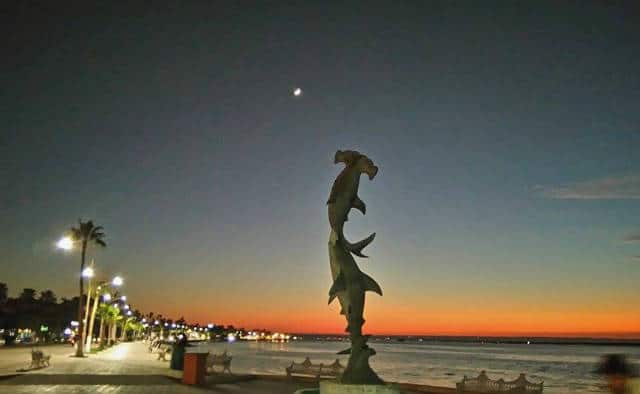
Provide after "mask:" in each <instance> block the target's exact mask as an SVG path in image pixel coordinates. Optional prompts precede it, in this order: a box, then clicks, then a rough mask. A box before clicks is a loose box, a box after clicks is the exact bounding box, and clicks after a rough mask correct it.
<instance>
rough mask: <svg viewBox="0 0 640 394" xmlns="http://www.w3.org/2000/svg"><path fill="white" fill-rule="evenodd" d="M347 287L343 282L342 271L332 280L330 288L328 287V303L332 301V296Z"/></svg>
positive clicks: (334, 296)
mask: <svg viewBox="0 0 640 394" xmlns="http://www.w3.org/2000/svg"><path fill="white" fill-rule="evenodd" d="M346 289H347V286H346V283H345V282H344V276H343V275H342V272H341V273H340V274H339V275H338V277H337V278H336V280H334V281H333V285H331V289H329V304H331V301H333V299H334V298H336V296H337V295H338V293H339V292H341V291H345V290H346Z"/></svg>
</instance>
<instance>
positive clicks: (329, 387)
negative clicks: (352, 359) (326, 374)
mask: <svg viewBox="0 0 640 394" xmlns="http://www.w3.org/2000/svg"><path fill="white" fill-rule="evenodd" d="M400 393H401V391H400V388H399V387H398V386H396V385H389V384H383V385H375V384H340V383H336V382H329V381H321V382H320V394H400Z"/></svg>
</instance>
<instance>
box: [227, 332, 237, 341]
mask: <svg viewBox="0 0 640 394" xmlns="http://www.w3.org/2000/svg"><path fill="white" fill-rule="evenodd" d="M235 340H236V336H235V335H233V334H229V335H227V341H229V342H235Z"/></svg>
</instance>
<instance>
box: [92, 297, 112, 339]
mask: <svg viewBox="0 0 640 394" xmlns="http://www.w3.org/2000/svg"><path fill="white" fill-rule="evenodd" d="M109 308H113V307H112V306H111V305H109V304H100V305H99V306H98V311H97V312H96V315H97V316H98V318H99V319H100V331H99V333H98V337H99V338H100V340H99V342H98V343H99V344H100V347H101V348H102V347H104V345H105V340H104V339H105V331H106V330H105V325H106V324H107V323H108V322H109Z"/></svg>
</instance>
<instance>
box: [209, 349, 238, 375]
mask: <svg viewBox="0 0 640 394" xmlns="http://www.w3.org/2000/svg"><path fill="white" fill-rule="evenodd" d="M231 360H233V357H231V356H230V355H229V354H228V353H227V351H226V350H225V351H224V353H222V354H209V355H208V356H207V363H206V368H207V373H208V374H211V373H215V370H214V368H213V367H214V366H221V367H222V373H225V371H226V372H229V374H231Z"/></svg>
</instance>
